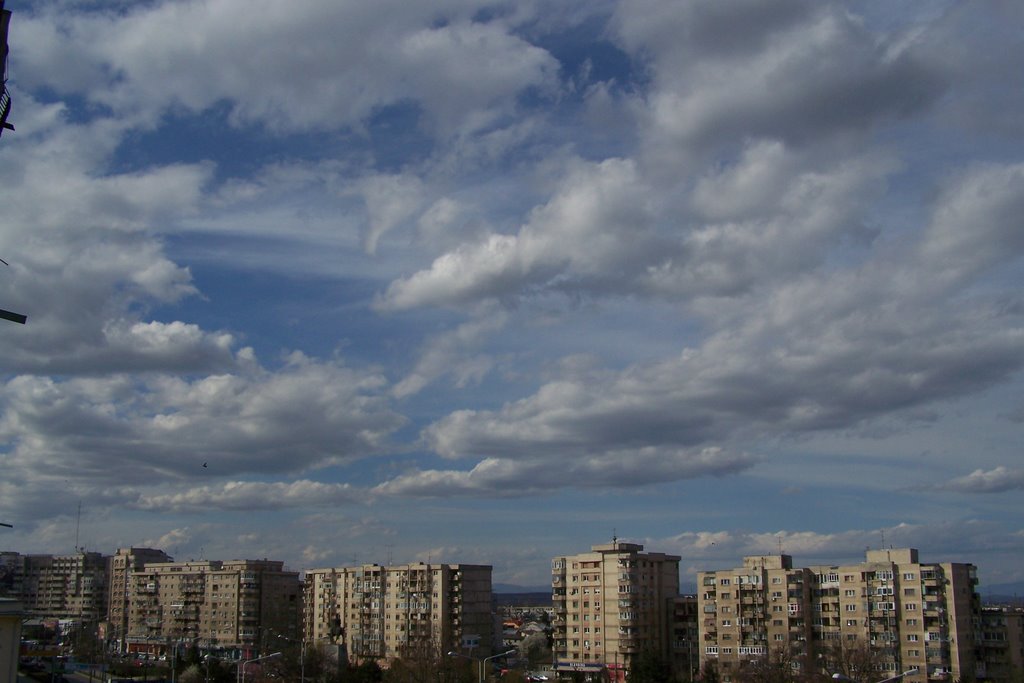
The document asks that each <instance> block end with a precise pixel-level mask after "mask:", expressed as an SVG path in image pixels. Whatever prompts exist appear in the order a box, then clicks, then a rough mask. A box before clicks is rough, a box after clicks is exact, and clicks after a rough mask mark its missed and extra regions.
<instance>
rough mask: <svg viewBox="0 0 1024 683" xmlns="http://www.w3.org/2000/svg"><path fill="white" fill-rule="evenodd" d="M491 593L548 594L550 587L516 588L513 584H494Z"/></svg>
mask: <svg viewBox="0 0 1024 683" xmlns="http://www.w3.org/2000/svg"><path fill="white" fill-rule="evenodd" d="M491 592H492V593H550V592H551V586H517V585H516V584H514V583H496V584H494V585H492V586H491Z"/></svg>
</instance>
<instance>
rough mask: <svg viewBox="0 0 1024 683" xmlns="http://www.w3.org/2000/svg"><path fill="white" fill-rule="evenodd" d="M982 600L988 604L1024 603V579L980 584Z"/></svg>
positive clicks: (979, 589)
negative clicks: (1012, 581) (1014, 581)
mask: <svg viewBox="0 0 1024 683" xmlns="http://www.w3.org/2000/svg"><path fill="white" fill-rule="evenodd" d="M978 592H979V593H980V594H981V601H982V602H983V603H986V604H990V603H991V604H994V603H1000V604H1006V603H1015V604H1018V605H1019V604H1022V603H1024V581H1017V582H1016V583H994V584H992V585H987V584H985V585H981V586H978Z"/></svg>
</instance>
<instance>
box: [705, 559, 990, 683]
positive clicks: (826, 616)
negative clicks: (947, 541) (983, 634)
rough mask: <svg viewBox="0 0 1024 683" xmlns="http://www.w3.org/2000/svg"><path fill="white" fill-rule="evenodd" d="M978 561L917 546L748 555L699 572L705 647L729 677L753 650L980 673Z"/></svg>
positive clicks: (821, 664)
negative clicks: (932, 555) (798, 562)
mask: <svg viewBox="0 0 1024 683" xmlns="http://www.w3.org/2000/svg"><path fill="white" fill-rule="evenodd" d="M976 585H977V578H976V570H975V567H974V565H971V564H959V563H938V564H922V563H920V562H919V561H918V553H917V550H915V549H912V548H905V549H897V550H869V551H868V552H867V557H866V561H865V562H862V563H860V564H854V565H842V566H811V567H793V560H792V558H791V557H790V556H789V555H774V556H757V557H745V558H744V559H743V566H742V567H737V568H735V569H727V570H719V571H712V572H700V573H699V574H698V576H697V587H698V590H699V593H698V613H699V617H700V642H701V647H702V651H701V657H702V660H703V662H704V663H705V664H707V663H714V664H715V665H716V666H717V668H718V670H719V675H720V676H721V678H722V680H723V681H729V680H731V679H732V677H733V676H734V675H735V673H736V672H737V671H738V670H739V669H740V668H742V667H743V666H744V664H745V663H747V662H749V661H750V660H752V659H755V658H758V657H764V656H773V655H779V654H782V655H783V656H785V657H786V658H788V659H790V660H791V663H792V665H793V666H794V667H798V668H800V667H802V668H805V669H808V668H809V669H813V670H816V671H817V670H820V669H821V668H826V669H828V670H829V671H837V670H839V669H840V668H842V666H843V661H844V660H845V661H847V662H849V661H850V658H851V657H853V656H857V655H858V653H861V654H860V655H859V656H860V657H861V660H862V662H864V664H862V666H863V665H870V666H871V667H872V668H875V669H877V670H878V671H879V672H883V673H885V672H888V675H895V674H896V673H902V672H904V671H909V670H911V669H917V672H916V673H913V674H909V675H907V676H906V677H905V680H906V681H908V682H914V681H916V682H917V683H922V682H923V681H925V680H929V681H952V680H955V679H963V680H966V679H969V678H973V677H974V676H975V674H976V666H975V664H976V661H977V659H976V650H975V624H976V623H977V618H978V616H979V615H980V600H979V597H978V594H977V592H976V591H975V586H976Z"/></svg>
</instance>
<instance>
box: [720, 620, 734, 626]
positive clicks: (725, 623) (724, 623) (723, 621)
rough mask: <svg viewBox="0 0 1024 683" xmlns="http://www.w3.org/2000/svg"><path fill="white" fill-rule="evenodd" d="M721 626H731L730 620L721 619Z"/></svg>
mask: <svg viewBox="0 0 1024 683" xmlns="http://www.w3.org/2000/svg"><path fill="white" fill-rule="evenodd" d="M722 626H732V619H722Z"/></svg>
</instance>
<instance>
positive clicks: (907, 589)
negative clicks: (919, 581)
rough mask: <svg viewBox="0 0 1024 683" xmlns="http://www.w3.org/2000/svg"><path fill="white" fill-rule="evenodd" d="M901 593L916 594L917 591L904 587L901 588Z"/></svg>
mask: <svg viewBox="0 0 1024 683" xmlns="http://www.w3.org/2000/svg"><path fill="white" fill-rule="evenodd" d="M903 594H904V595H917V591H916V590H914V589H913V588H904V589H903Z"/></svg>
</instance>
